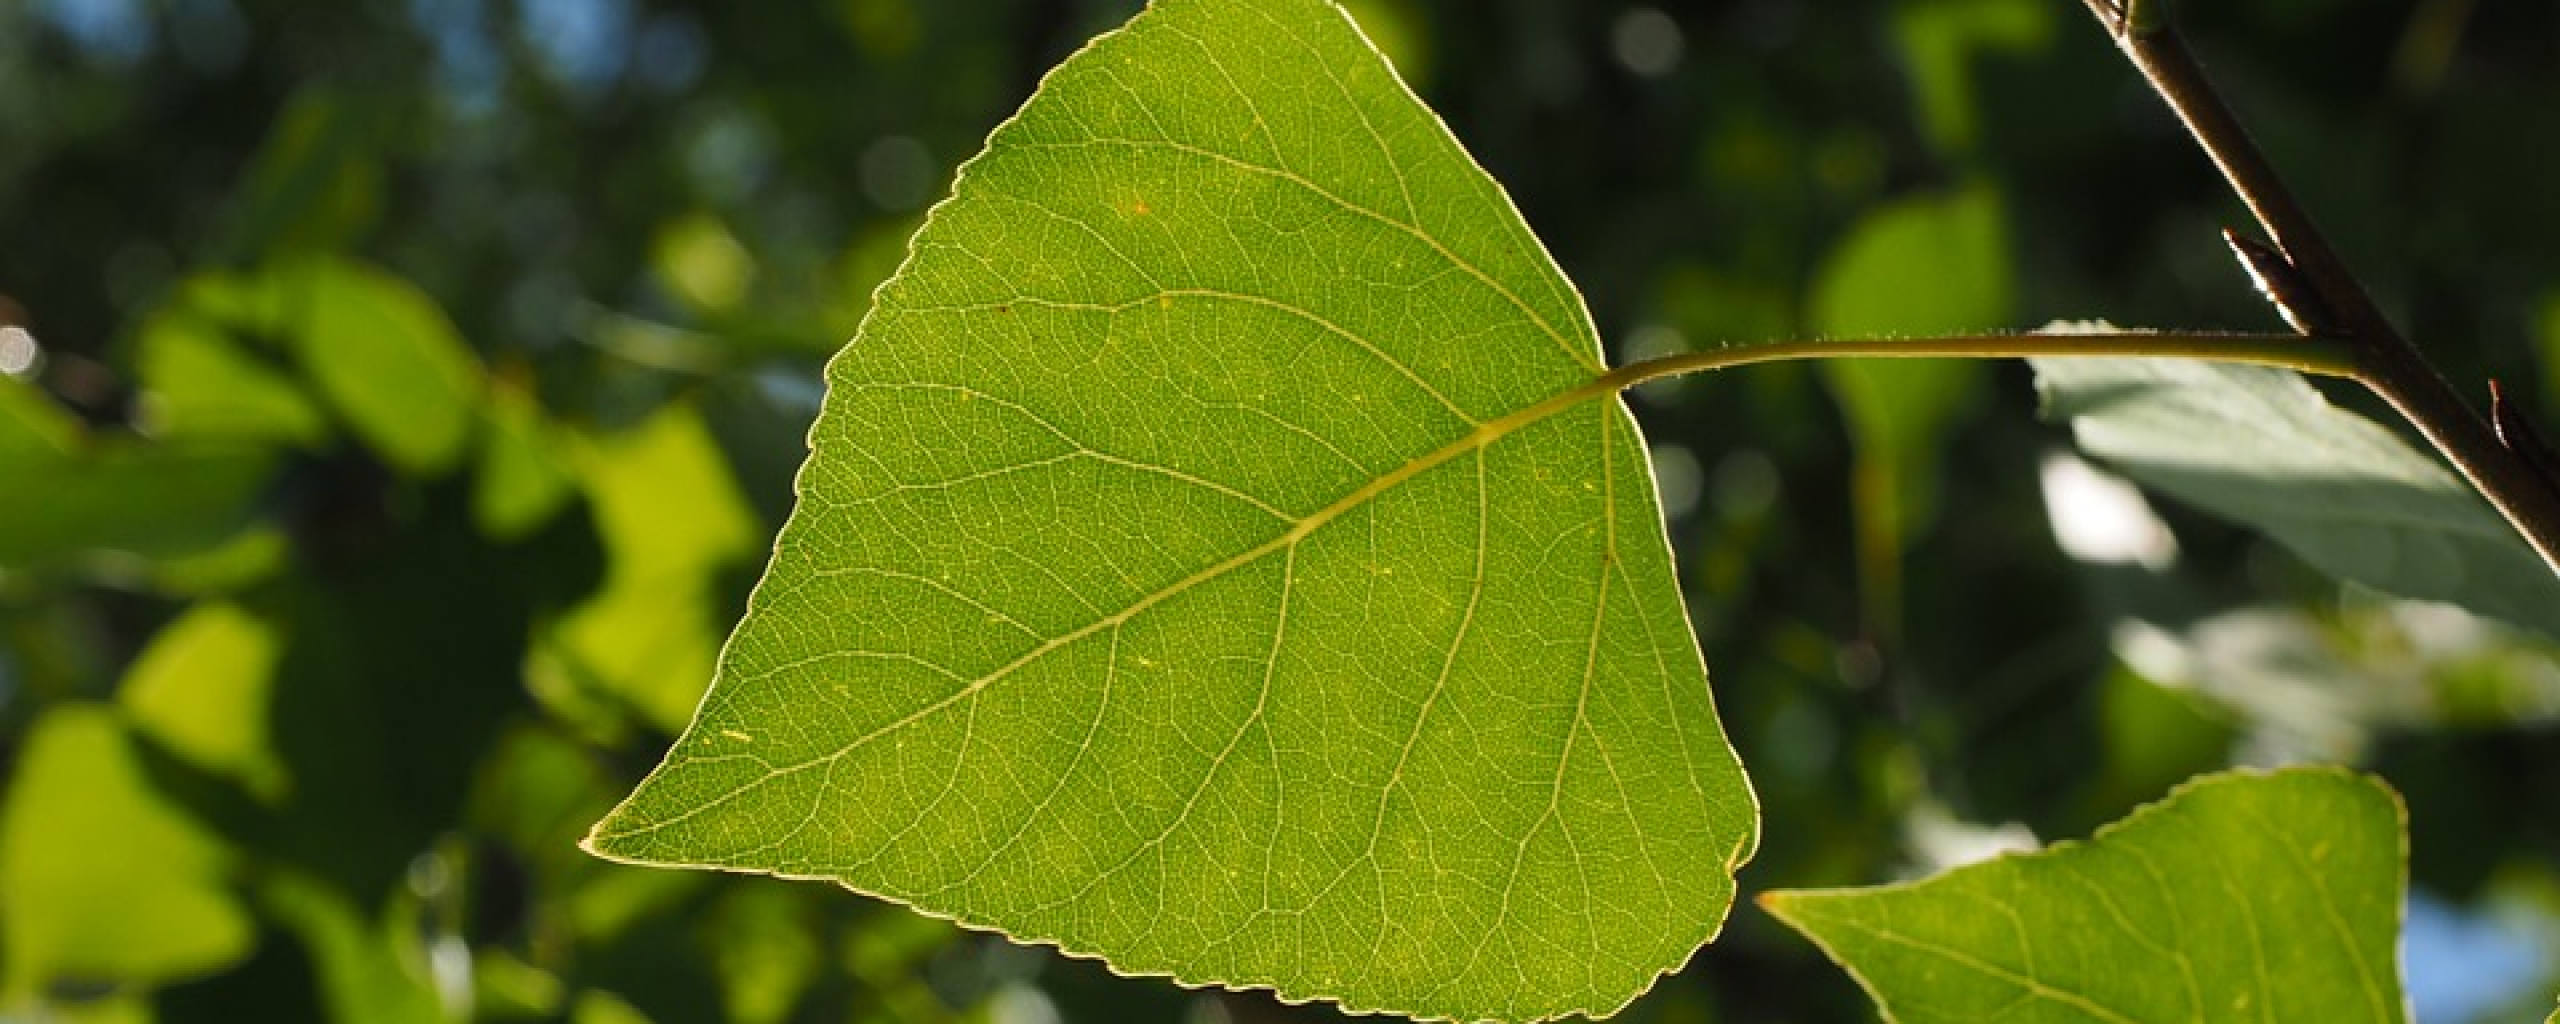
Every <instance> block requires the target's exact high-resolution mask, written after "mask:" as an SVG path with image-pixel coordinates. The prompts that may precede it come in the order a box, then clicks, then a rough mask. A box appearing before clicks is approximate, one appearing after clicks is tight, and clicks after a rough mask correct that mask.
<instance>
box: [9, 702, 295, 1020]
mask: <svg viewBox="0 0 2560 1024" xmlns="http://www.w3.org/2000/svg"><path fill="white" fill-rule="evenodd" d="M231 860H232V855H231V853H230V852H229V851H228V850H225V849H224V848H223V847H222V846H221V845H220V844H219V843H218V842H217V841H216V840H215V839H214V838H213V836H212V835H210V834H209V833H207V832H206V831H205V830H204V829H203V827H202V826H199V825H198V824H196V823H195V821H194V820H192V819H190V818H188V817H186V816H185V815H184V814H182V813H180V812H179V811H178V810H177V809H175V808H173V807H171V806H169V804H168V803H167V802H166V801H164V800H163V799H162V798H161V797H160V795H159V794H158V793H156V792H154V791H153V790H152V788H151V783H150V781H149V780H148V779H147V778H146V777H145V776H144V775H143V769H142V764H141V763H140V761H139V759H138V758H137V757H136V756H135V754H134V751H133V744H132V741H131V740H130V739H129V738H127V736H126V735H125V730H124V727H123V725H122V724H120V723H119V722H117V720H116V715H115V712H114V711H113V710H112V709H109V708H104V707H98V706H95V705H87V704H62V705H56V706H55V707H54V708H53V709H52V710H50V711H48V712H46V713H45V714H44V716H43V717H41V718H39V719H37V720H36V722H35V725H34V726H33V728H31V729H30V730H28V733H27V737H26V746H25V747H24V749H23V750H21V751H20V752H19V753H18V761H17V766H16V771H15V773H14V778H12V779H11V780H10V783H9V793H8V804H7V806H6V807H5V808H0V894H6V895H5V898H0V944H5V945H0V949H5V950H6V953H7V957H8V960H7V964H8V969H7V971H6V974H5V979H6V980H5V983H0V1016H9V1017H11V1019H17V1017H16V1016H15V1015H14V1011H15V1010H16V1009H18V1008H20V1007H23V1006H26V1005H27V1004H28V1003H29V1002H30V1001H31V1000H37V999H41V998H42V997H43V995H44V993H45V992H46V991H48V990H49V989H52V988H54V987H55V986H62V985H71V986H97V985H156V984H161V983H165V982H169V981H175V980H178V979H181V978H184V977H187V976H190V975H194V974H198V973H202V972H206V971H211V970H214V969H216V968H219V967H222V966H224V965H227V964H229V963H231V962H233V961H235V960H237V959H239V958H240V957H242V956H244V955H246V954H247V953H248V951H249V944H250V941H251V932H250V927H249V918H248V915H247V914H246V913H244V912H243V911H242V909H241V907H240V905H239V903H238V901H237V900H235V899H234V898H233V896H232V894H231V893H230V891H229V890H228V889H227V888H225V887H224V885H223V883H222V877H223V875H224V873H225V872H227V871H228V870H229V868H230V863H231ZM39 1016H41V1015H39Z"/></svg>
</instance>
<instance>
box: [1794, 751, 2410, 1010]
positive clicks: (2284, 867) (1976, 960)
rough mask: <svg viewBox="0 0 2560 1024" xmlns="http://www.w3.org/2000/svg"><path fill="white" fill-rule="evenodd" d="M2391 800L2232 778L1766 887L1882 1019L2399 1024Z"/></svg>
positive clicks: (2329, 783) (2396, 806)
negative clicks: (1944, 868)
mask: <svg viewBox="0 0 2560 1024" xmlns="http://www.w3.org/2000/svg"><path fill="white" fill-rule="evenodd" d="M2405 848H2406V841H2405V839H2404V837H2403V822H2402V820H2401V810H2400V803H2399V800H2398V799H2397V798H2396V797H2394V796H2393V795H2392V793H2391V791H2390V790H2389V789H2388V788H2386V787H2384V786H2383V785H2382V784H2381V783H2379V782H2377V781H2375V780H2373V779H2370V778H2367V777H2364V776H2360V775H2354V774H2351V773H2348V772H2344V771H2339V770H2335V769H2292V770H2286V771H2280V772H2276V773H2273V774H2269V775H2253V774H2230V775H2218V776H2210V777H2207V778H2205V779H2202V780H2200V781H2197V782H2192V783H2189V784H2188V785H2186V786H2185V787H2182V788H2181V789H2179V790H2178V791H2177V792H2175V793H2173V794H2171V795H2170V797H2169V798H2168V799H2167V800H2163V801H2161V802H2160V803H2157V804H2154V805H2151V806H2149V807H2145V808H2143V809H2141V810H2138V811H2135V812H2134V813H2133V815H2132V816H2131V817H2128V818H2126V819H2125V820H2123V821H2121V822H2118V823H2117V824H2115V825H2112V826H2109V827H2107V828H2104V829H2100V830H2099V832H2098V835H2097V837H2096V838H2094V839H2091V840H2089V841H2087V842H2080V843H2061V844H2057V845H2055V846H2053V847H2050V848H2048V849H2046V850H2043V851H2041V852H2038V853H2032V854H2024V855H2014V856H2009V857H2003V858H2000V859H1997V860H1992V861H1987V862H1984V863H1980V864H1974V865H1970V866H1967V867H1962V868H1957V869H1955V870H1953V871H1949V872H1946V873H1944V874H1941V875H1938V876H1936V877H1933V878H1929V879H1925V880H1922V881H1919V882H1912V883H1907V884H1902V885H1887V886H1880V887H1876V888H1871V889H1831V890H1807V891H1790V892H1772V893H1768V894H1765V895H1764V896H1762V897H1761V903H1762V905H1763V906H1765V907H1767V908H1768V910H1769V912H1770V913H1772V914H1775V915H1777V917H1778V919H1779V920H1782V921H1785V922H1786V923H1787V924H1789V925H1791V926H1793V927H1794V928H1795V929H1796V930H1798V931H1801V932H1803V933H1805V934H1806V935H1807V936H1809V937H1811V938H1812V939H1813V940H1814V941H1815V942H1816V943H1819V944H1820V945H1821V946H1822V948H1823V949H1824V951H1826V952H1828V953H1829V954H1831V958H1832V959H1833V960H1836V961H1838V962H1839V963H1840V964H1841V965H1842V966H1843V967H1846V968H1848V970H1849V973H1850V974H1852V975H1854V976H1856V977H1857V979H1858V982H1859V984H1861V985H1864V986H1866V989H1867V992H1868V994H1869V995H1871V996H1873V997H1875V1000H1876V1002H1877V1004H1878V1005H1879V1006H1880V1007H1881V1008H1882V1009H1883V1011H1884V1015H1885V1018H1886V1019H1887V1020H1889V1021H1901V1022H1905V1024H1919V1022H1924V1021H1950V1022H1953V1021H1982V1020H1994V1019H1996V1020H2001V1021H2009V1022H2016V1024H2041V1022H2047V1021H2051V1022H2066V1021H2067V1022H2083V1021H2105V1022H2126V1021H2172V1020H2176V1021H2185V1020H2249V1021H2323V1022H2336V1024H2348V1022H2355V1021H2375V1022H2386V1021H2399V1020H2402V1019H2404V1017H2405V1016H2406V1013H2407V1008H2406V1004H2405V1002H2404V1000H2403V998H2402V995H2401V991H2400V968H2399V955H2398V949H2399V935H2400V903H2401V896H2402V889H2403V887H2404V883H2405V874H2406V871H2405V868H2404V866H2403V863H2404V859H2405V856H2406V853H2405Z"/></svg>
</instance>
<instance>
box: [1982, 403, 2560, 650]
mask: <svg viewBox="0 0 2560 1024" xmlns="http://www.w3.org/2000/svg"><path fill="white" fill-rule="evenodd" d="M2033 362H2034V364H2035V370H2036V388H2037V390H2038V391H2040V392H2042V393H2043V395H2044V415H2045V417H2046V418H2047V419H2052V420H2057V421H2063V420H2067V421H2069V422H2070V423H2071V430H2072V435H2073V436H2074V437H2076V438H2078V439H2079V442H2080V447H2081V448H2083V449H2085V450H2087V451H2088V452H2089V453H2090V454H2092V455H2094V456H2097V457H2098V458H2100V459H2102V460H2105V461H2106V463H2107V464H2108V465H2110V466H2112V467H2114V468H2115V469H2117V470H2118V471H2120V472H2123V473H2124V474H2125V475H2126V476H2130V477H2132V478H2133V479H2135V480H2136V481H2139V482H2141V483H2142V484H2144V485H2146V486H2150V487H2154V488H2158V489H2159V490H2161V491H2163V492H2166V493H2168V494H2169V495H2170V496H2172V497H2175V498H2178V499H2180V500H2182V501H2187V502H2190V503H2193V504H2195V505H2197V506H2198V507H2201V508H2203V509H2205V510H2206V511H2209V512H2212V513H2214V514H2216V515H2220V516H2224V517H2226V518H2229V519H2233V520H2237V521H2239V522H2242V523H2246V524H2248V525H2250V526H2254V527H2257V528H2258V529H2260V530H2264V531H2266V533H2267V534H2268V535H2269V536H2271V537H2273V538H2275V539H2276V540H2277V541H2278V542H2280V543H2282V544H2284V546H2286V547H2287V548H2290V549H2292V550H2293V552H2294V553H2295V554H2298V555H2300V556H2302V559H2303V561H2305V562H2308V563H2310V564H2311V565H2312V566H2314V567H2316V568H2318V569H2320V570H2321V571H2323V572H2327V573H2329V574H2331V575H2334V576H2337V577H2339V578H2341V579H2345V580H2350V581H2353V582H2356V583H2362V584H2364V585H2366V586H2370V587H2374V588H2376V589H2379V590H2383V591H2387V592H2389V593H2393V594H2397V595H2399V596H2402V597H2413V598H2420V599H2423V600H2431V601H2446V602H2451V603H2453V604H2458V605H2461V606H2463V607H2465V608H2469V609H2471V610H2472V611H2476V612H2480V613H2482V614H2484V615H2490V616H2495V617H2497V618H2500V619H2504V620H2506V621H2508V622H2513V623H2516V624H2519V625H2524V626H2530V627H2533V628H2536V629H2539V630H2542V631H2543V632H2545V633H2548V634H2550V635H2552V636H2555V637H2560V577H2554V576H2553V575H2552V574H2550V573H2548V572H2544V571H2542V569H2541V566H2540V560H2539V559H2537V558H2535V557H2534V555H2533V552H2532V551H2531V550H2529V549H2527V548H2526V547H2525V546H2524V541H2523V540H2521V539H2520V538H2518V537H2517V536H2516V534H2515V530H2514V529H2513V528H2512V527H2509V526H2508V525H2507V524H2506V521H2505V520H2503V519H2500V518H2498V515H2497V513H2496V512H2494V511H2491V510H2490V508H2489V506H2488V505H2487V503H2485V502H2483V501H2482V500H2481V499H2480V497H2479V495H2477V494H2475V493H2473V492H2472V490H2471V488H2470V487H2469V486H2467V485H2465V484H2464V483H2463V482H2462V481H2461V480H2460V479H2459V478H2457V477H2455V476H2454V475H2453V473H2452V471H2450V470H2448V469H2446V468H2444V467H2443V466H2442V465H2441V464H2439V463H2437V462H2436V461H2435V460H2434V459H2432V458H2430V457H2428V456H2426V455H2424V454H2422V453H2420V452H2418V451H2417V450H2416V449H2413V448H2411V447H2410V446H2409V445H2408V444H2407V443H2406V442H2403V441H2402V440H2400V438H2399V437H2398V436H2396V435H2394V434H2393V433H2392V432H2391V431H2389V430H2386V429H2384V428H2383V427H2382V426H2381V425H2380V424H2377V423H2374V422H2373V421H2371V420H2368V419H2365V418H2364V417H2361V416H2358V415H2355V414H2354V413H2350V412H2346V411H2343V410H2340V409H2338V408H2335V407H2333V406H2331V405H2330V404H2329V403H2328V401H2327V400H2326V399H2324V398H2322V397H2321V396H2320V393H2319V392H2317V391H2315V390H2312V388H2311V385H2310V384H2309V382H2307V381H2304V380H2303V379H2302V378H2301V377H2300V376H2299V375H2296V374H2294V373H2291V372H2289V371H2285V370H2275V369H2268V368H2263V367H2252V366H2227V365H2219V364H2211V363H2202V362H2195V361H2192V360H2179V359H2037V360H2034V361H2033Z"/></svg>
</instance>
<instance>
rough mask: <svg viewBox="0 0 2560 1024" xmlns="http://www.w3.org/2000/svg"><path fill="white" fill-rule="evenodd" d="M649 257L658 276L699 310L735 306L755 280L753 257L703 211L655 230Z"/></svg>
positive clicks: (722, 310) (712, 311) (722, 225)
mask: <svg viewBox="0 0 2560 1024" xmlns="http://www.w3.org/2000/svg"><path fill="white" fill-rule="evenodd" d="M650 255H651V263H652V265H653V266H654V267H655V268H656V270H657V273H658V279H659V280H660V281H663V282H665V283H666V286H667V289H668V290H669V291H672V292H674V293H675V295H676V297H677V298H679V299H682V300H683V301H684V302H685V304H686V305H689V306H691V307H693V309H694V311H695V312H698V313H719V312H725V311H727V310H730V309H733V308H735V307H736V306H737V305H738V303H739V302H740V301H741V300H743V299H745V298H746V297H747V288H748V286H750V285H752V284H754V283H755V277H756V261H755V257H753V256H751V255H749V254H748V253H747V250H746V247H745V246H742V245H739V244H738V237H737V236H736V235H733V234H730V233H729V227H728V225H726V224H722V223H720V219H719V218H717V217H714V216H711V215H710V214H707V213H697V214H694V215H692V216H689V217H684V218H680V219H678V220H676V221H675V222H674V223H671V224H669V225H667V226H666V227H664V228H661V229H659V231H658V238H657V242H656V244H655V245H653V246H651V247H650Z"/></svg>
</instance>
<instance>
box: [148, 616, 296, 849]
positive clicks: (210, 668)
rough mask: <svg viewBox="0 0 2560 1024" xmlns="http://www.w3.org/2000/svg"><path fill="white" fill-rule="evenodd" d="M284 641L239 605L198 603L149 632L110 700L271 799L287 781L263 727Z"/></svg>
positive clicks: (172, 743) (198, 760) (186, 754)
mask: <svg viewBox="0 0 2560 1024" xmlns="http://www.w3.org/2000/svg"><path fill="white" fill-rule="evenodd" d="M283 646H284V645H283V642H282V640H281V638H279V637H278V636H277V635H276V631H275V629H274V628H273V627H271V626H269V625H268V624H267V623H266V622H264V621H262V620H260V619H259V618H257V617H256V616H254V615H251V614H249V613H248V612H247V611H244V610H242V609H241V608H240V607H239V606H237V605H233V604H228V603H223V602H206V603H203V604H198V605H196V606H195V607H193V608H190V609H188V610H187V613H186V614H185V615H182V616H179V617H178V620H177V621H175V622H172V623H170V624H169V625H168V626H167V627H166V628H164V629H162V630H161V631H160V633H159V635H157V636H154V637H152V638H151V644H150V646H148V647H145V648H143V651H142V654H141V656H140V657H137V658H135V659H134V662H133V668H132V669H130V670H128V671H127V672H126V673H125V678H124V684H123V685H122V686H121V687H119V688H118V689H117V691H116V700H117V702H118V703H119V704H122V705H123V706H124V709H125V714H126V715H127V716H128V718H129V719H130V720H131V721H132V722H133V725H134V728H135V731H137V732H140V733H142V734H143V735H145V736H149V737H151V738H153V739H155V740H158V741H160V742H161V743H162V744H163V745H165V746H167V747H168V748H169V750H170V751H171V752H172V753H175V754H177V755H178V756H179V757H182V758H185V759H186V760H188V761H190V762H193V763H194V764H195V765H197V766H198V767H201V768H203V769H205V770H206V771H209V772H212V773H214V774H217V775H222V776H225V777H228V778H231V779H233V780H235V781H237V782H239V783H240V784H241V785H242V786H243V787H245V788H247V789H248V791H249V792H251V793H253V794H256V795H257V796H259V797H261V798H263V799H266V800H268V801H269V802H273V801H276V800H278V799H281V798H282V797H283V796H284V795H285V791H286V784H287V782H288V780H287V778H286V775H285V767H284V761H283V759H281V758H279V757H277V756H276V752H275V750H274V748H273V746H272V745H271V743H270V739H269V736H268V729H267V718H268V706H267V705H268V693H269V691H270V690H271V689H272V684H273V682H274V678H275V667H276V661H277V659H278V658H280V657H282V655H283V653H284V652H283Z"/></svg>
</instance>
